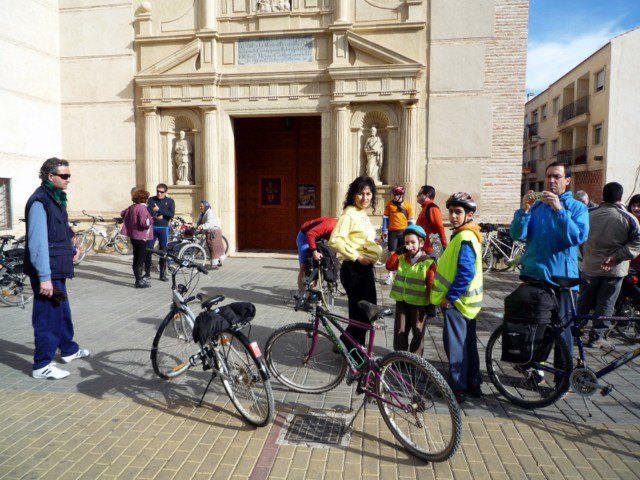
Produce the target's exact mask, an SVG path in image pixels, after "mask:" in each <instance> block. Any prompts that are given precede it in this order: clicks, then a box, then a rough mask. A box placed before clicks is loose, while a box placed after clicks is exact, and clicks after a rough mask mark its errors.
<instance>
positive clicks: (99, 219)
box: [82, 210, 104, 223]
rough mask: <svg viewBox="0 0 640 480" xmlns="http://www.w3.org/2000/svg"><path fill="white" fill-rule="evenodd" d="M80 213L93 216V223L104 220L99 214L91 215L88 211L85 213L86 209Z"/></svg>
mask: <svg viewBox="0 0 640 480" xmlns="http://www.w3.org/2000/svg"><path fill="white" fill-rule="evenodd" d="M82 214H83V215H86V216H87V217H91V218H93V223H96V222H104V218H102V217H101V216H100V215H91V214H90V213H87V211H86V210H82Z"/></svg>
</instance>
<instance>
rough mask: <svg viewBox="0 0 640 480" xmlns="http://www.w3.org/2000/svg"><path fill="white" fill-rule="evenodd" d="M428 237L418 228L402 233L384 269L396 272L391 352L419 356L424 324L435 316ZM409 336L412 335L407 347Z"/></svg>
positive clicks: (409, 228) (431, 260)
mask: <svg viewBox="0 0 640 480" xmlns="http://www.w3.org/2000/svg"><path fill="white" fill-rule="evenodd" d="M426 238H427V234H426V232H425V231H424V229H423V228H422V227H420V226H418V225H409V226H408V227H407V228H406V229H405V230H404V231H403V232H402V239H403V246H402V247H400V248H398V250H397V251H395V252H393V253H392V254H391V256H390V257H389V259H388V260H387V263H386V265H385V266H386V267H387V270H389V271H390V272H396V271H397V274H396V276H395V279H394V281H393V286H392V287H391V298H393V299H394V300H395V301H396V315H395V323H394V327H393V349H394V350H409V351H410V352H411V353H415V354H416V355H418V356H419V357H422V353H423V350H424V325H425V321H426V319H427V317H430V318H432V317H435V306H434V305H429V293H430V290H431V286H432V285H433V279H434V277H435V273H436V268H435V267H436V265H435V261H434V260H433V259H432V258H431V257H430V256H428V255H427V254H426V253H425V252H424V250H423V248H422V247H423V246H424V242H425V239H426ZM409 333H412V339H411V344H409Z"/></svg>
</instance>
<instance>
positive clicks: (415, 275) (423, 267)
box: [390, 255, 433, 306]
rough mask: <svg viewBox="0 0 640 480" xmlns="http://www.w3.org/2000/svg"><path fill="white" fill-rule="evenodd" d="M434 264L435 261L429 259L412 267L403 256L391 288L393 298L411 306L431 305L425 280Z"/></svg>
mask: <svg viewBox="0 0 640 480" xmlns="http://www.w3.org/2000/svg"><path fill="white" fill-rule="evenodd" d="M432 264H433V260H432V259H430V258H427V259H423V260H420V261H418V262H417V263H415V264H414V265H411V263H410V262H408V261H407V259H406V257H405V256H404V255H402V256H401V257H400V258H399V262H398V271H397V273H396V278H395V280H394V281H393V287H392V288H391V294H390V296H391V298H393V299H394V300H396V301H399V302H406V303H408V304H410V305H418V306H425V305H429V298H427V284H426V282H425V279H426V278H427V272H428V271H429V267H430V266H431V265H432Z"/></svg>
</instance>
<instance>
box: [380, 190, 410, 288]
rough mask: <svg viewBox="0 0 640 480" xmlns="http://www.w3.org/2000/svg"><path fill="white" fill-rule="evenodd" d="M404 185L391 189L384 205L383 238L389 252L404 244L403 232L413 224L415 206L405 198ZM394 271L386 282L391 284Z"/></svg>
mask: <svg viewBox="0 0 640 480" xmlns="http://www.w3.org/2000/svg"><path fill="white" fill-rule="evenodd" d="M404 193H405V190H404V187H402V186H400V185H396V186H395V187H393V189H392V190H391V195H392V197H391V200H389V201H388V202H387V203H386V205H385V206H384V213H383V215H382V240H386V241H387V246H388V248H389V253H392V252H395V251H396V250H397V249H398V248H399V247H400V246H402V232H404V229H405V228H407V226H409V225H413V223H414V222H413V207H412V206H411V203H410V202H407V201H405V199H404ZM392 281H393V272H389V275H388V276H387V279H386V280H385V284H387V285H391V282H392Z"/></svg>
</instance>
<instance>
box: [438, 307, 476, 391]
mask: <svg viewBox="0 0 640 480" xmlns="http://www.w3.org/2000/svg"><path fill="white" fill-rule="evenodd" d="M442 315H443V317H444V330H443V332H442V341H443V343H444V351H445V352H446V354H447V358H448V359H449V385H451V389H452V390H453V391H456V390H467V389H468V388H469V387H472V386H478V385H480V384H481V383H482V375H481V373H480V356H479V355H478V339H477V337H476V320H475V319H473V320H471V319H469V318H467V317H465V316H464V315H462V313H460V311H459V310H458V309H456V308H455V307H454V306H452V307H450V308H447V309H446V310H442Z"/></svg>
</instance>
